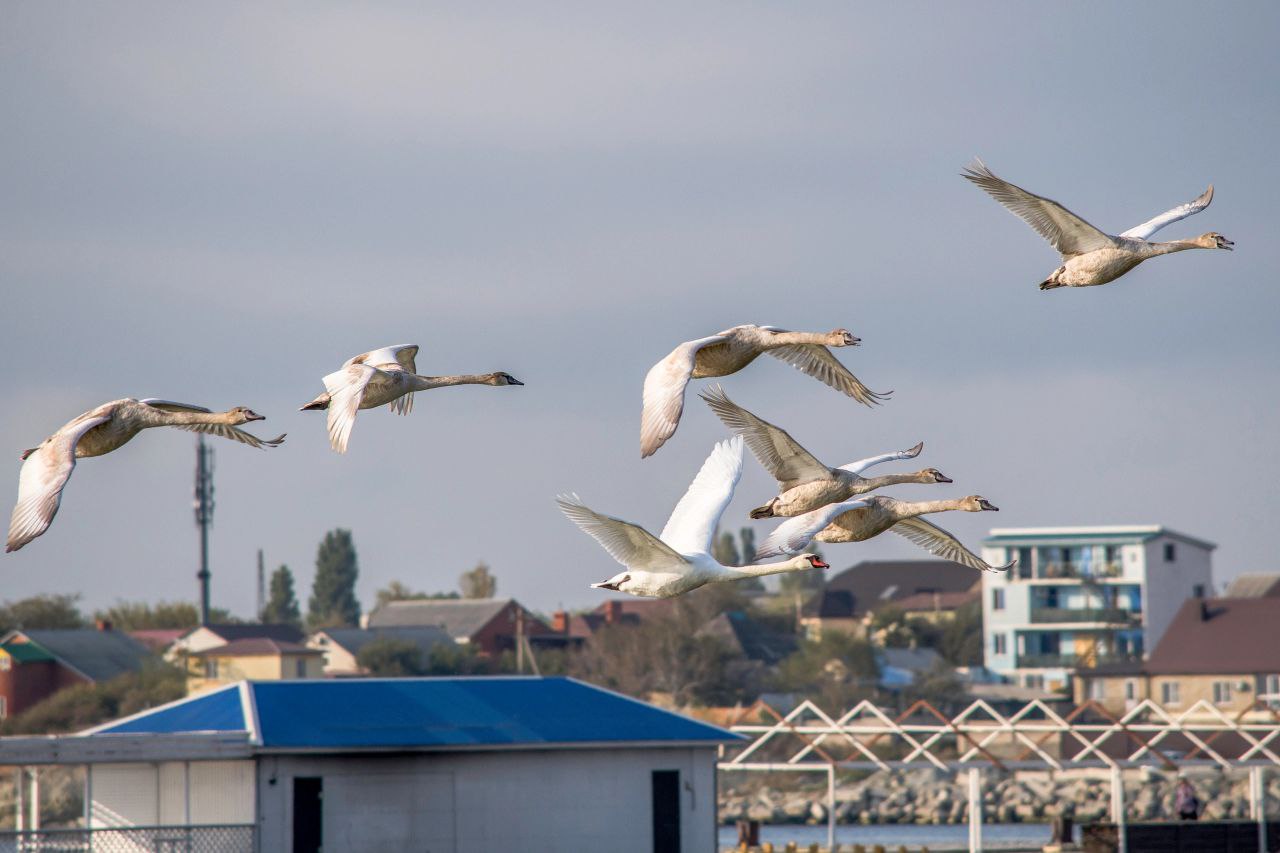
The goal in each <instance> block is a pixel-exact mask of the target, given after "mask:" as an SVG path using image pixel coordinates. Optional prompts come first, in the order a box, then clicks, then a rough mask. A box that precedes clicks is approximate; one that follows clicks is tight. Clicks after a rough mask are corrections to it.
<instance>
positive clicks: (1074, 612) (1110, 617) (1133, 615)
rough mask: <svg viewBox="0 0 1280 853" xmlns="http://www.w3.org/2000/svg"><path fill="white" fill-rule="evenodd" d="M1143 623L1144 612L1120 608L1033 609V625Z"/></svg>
mask: <svg viewBox="0 0 1280 853" xmlns="http://www.w3.org/2000/svg"><path fill="white" fill-rule="evenodd" d="M1141 621H1142V612H1141V611H1134V610H1121V609H1120V608H1118V607H1104V608H1091V609H1075V608H1068V607H1032V608H1031V622H1032V624H1045V623H1053V622H1104V623H1106V624H1108V625H1131V624H1136V623H1139V622H1141Z"/></svg>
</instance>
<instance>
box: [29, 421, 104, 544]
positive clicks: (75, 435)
mask: <svg viewBox="0 0 1280 853" xmlns="http://www.w3.org/2000/svg"><path fill="white" fill-rule="evenodd" d="M110 417H111V415H110V413H107V414H102V415H97V416H94V417H87V418H85V419H84V420H82V421H79V422H78V423H77V422H74V421H73V422H72V423H70V424H68V425H67V426H66V427H63V428H62V429H61V430H59V431H58V432H57V433H56V434H55V435H54V436H53V437H52V439H51V440H50V441H48V442H47V443H45V444H42V445H40V446H39V447H37V448H36V449H35V450H34V451H33V452H32V453H31V454H30V455H29V456H27V459H26V461H25V462H23V463H22V472H21V473H20V474H19V475H18V502H17V504H15V505H14V507H13V515H12V516H10V519H9V539H8V542H7V544H6V545H5V548H4V550H5V552H6V553H8V552H9V551H17V550H18V549H19V548H21V547H22V546H23V545H26V544H27V543H28V542H30V541H31V540H32V539H35V538H36V537H37V536H39V535H40V534H42V533H44V532H45V531H46V530H48V529H49V525H50V524H52V523H53V517H54V516H55V515H57V514H58V505H59V504H60V503H61V502H62V489H63V487H64V486H66V484H67V480H69V479H70V478H71V472H72V471H73V470H75V467H76V444H78V443H79V441H80V439H81V438H82V437H83V436H84V434H85V433H86V432H88V431H89V430H91V429H93V428H94V427H96V426H98V425H99V424H101V423H104V422H106V421H107V420H109V419H110Z"/></svg>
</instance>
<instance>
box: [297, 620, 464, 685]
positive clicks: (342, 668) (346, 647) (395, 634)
mask: <svg viewBox="0 0 1280 853" xmlns="http://www.w3.org/2000/svg"><path fill="white" fill-rule="evenodd" d="M375 640H398V641H400V642H406V643H412V644H413V645H414V646H415V647H416V648H417V649H418V651H419V652H421V653H422V657H423V659H424V660H426V659H427V658H428V657H429V656H430V654H431V650H432V649H434V648H435V647H437V646H445V647H451V646H453V645H454V642H453V638H452V637H450V636H449V635H448V634H447V633H446V632H445V630H444V629H443V628H440V627H437V626H435V625H424V626H421V627H407V628H325V629H323V630H320V631H316V632H315V633H313V634H312V635H311V636H310V637H308V638H307V647H308V648H312V649H316V650H317V651H319V652H321V653H322V654H323V655H324V674H325V675H328V676H347V675H364V674H365V671H364V669H363V668H362V667H361V666H360V663H359V660H358V658H359V657H360V650H361V649H363V648H364V647H365V646H367V645H368V644H369V643H372V642H373V641H375Z"/></svg>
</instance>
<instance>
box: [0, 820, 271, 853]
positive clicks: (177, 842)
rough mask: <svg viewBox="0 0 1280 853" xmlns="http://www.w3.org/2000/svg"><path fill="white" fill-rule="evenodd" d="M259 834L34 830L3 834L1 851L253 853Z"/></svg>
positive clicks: (237, 830) (238, 828) (247, 829)
mask: <svg viewBox="0 0 1280 853" xmlns="http://www.w3.org/2000/svg"><path fill="white" fill-rule="evenodd" d="M255 832H256V827H255V826H254V825H253V824H227V825H218V826H121V827H112V828H110V829H108V828H101V829H98V828H95V829H31V830H25V831H23V832H11V831H6V832H0V851H9V850H13V851H28V850H31V851H35V850H41V851H59V853H61V851H73V850H74V851H81V850H83V851H90V850H92V851H94V853H117V851H118V853H139V851H155V853H253V851H254V847H255V846H256V845H255V837H254V835H255Z"/></svg>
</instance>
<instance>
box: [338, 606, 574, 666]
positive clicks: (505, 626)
mask: <svg viewBox="0 0 1280 853" xmlns="http://www.w3.org/2000/svg"><path fill="white" fill-rule="evenodd" d="M362 621H363V622H364V625H363V627H365V628H421V627H426V626H436V627H438V628H442V629H443V630H444V632H445V633H446V634H448V635H449V636H450V637H452V638H453V641H454V642H455V643H461V644H467V645H470V646H472V647H473V648H475V649H476V651H477V652H478V653H479V654H481V655H485V656H492V655H499V654H501V653H502V652H506V651H512V650H514V649H515V647H516V642H517V639H516V638H517V636H519V635H520V634H521V633H523V635H524V636H525V637H527V638H529V640H530V641H531V642H533V641H536V640H537V639H538V638H539V637H544V636H546V637H551V636H553V634H554V632H553V631H552V630H551V628H550V626H548V625H547V624H546V623H544V622H543V621H542V620H541V619H539V618H538V617H537V616H535V615H533V614H532V613H530V612H529V611H528V610H526V609H525V608H524V607H522V606H521V605H520V603H519V602H517V601H516V600H515V599H512V598H423V599H409V600H404V601H391V602H388V603H386V604H383V605H380V606H378V607H376V608H374V609H373V610H372V611H370V612H369V613H368V614H367V615H366V616H365V618H364V619H363V620H362Z"/></svg>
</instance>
